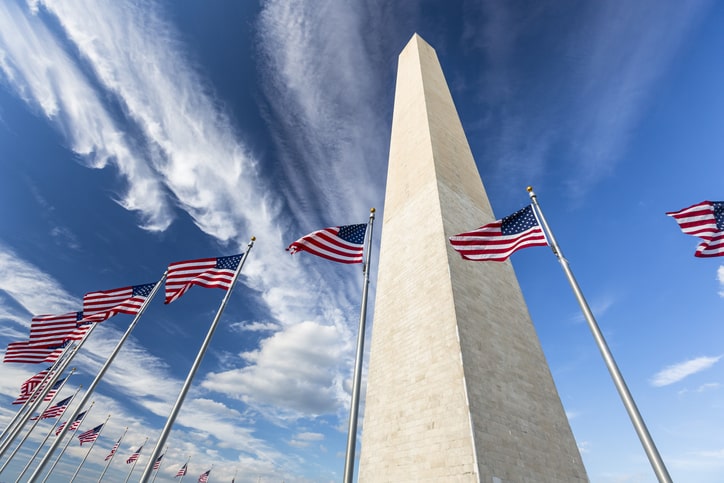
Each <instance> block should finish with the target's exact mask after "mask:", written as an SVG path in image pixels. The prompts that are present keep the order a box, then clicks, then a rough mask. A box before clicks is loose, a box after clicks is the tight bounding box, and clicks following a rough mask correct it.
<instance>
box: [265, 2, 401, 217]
mask: <svg viewBox="0 0 724 483" xmlns="http://www.w3.org/2000/svg"><path fill="white" fill-rule="evenodd" d="M362 8H363V7H362V4H359V3H353V4H342V3H339V2H334V1H325V2H321V4H320V3H308V2H288V1H285V0H268V1H265V2H264V3H263V9H262V11H261V13H260V15H259V22H258V26H259V36H260V39H261V42H260V46H261V48H262V53H263V57H262V59H263V62H262V67H263V68H264V77H265V78H264V82H263V83H262V86H263V87H264V89H265V95H266V98H267V99H268V100H269V105H270V108H271V112H270V113H269V115H270V116H271V118H272V119H271V121H270V122H272V123H273V124H274V125H275V126H276V129H275V130H274V132H273V134H274V135H275V136H276V145H277V147H278V149H279V150H280V152H281V156H282V157H283V159H282V160H283V163H282V168H283V169H284V171H285V174H286V176H285V178H286V181H287V182H288V183H289V187H290V190H291V192H290V193H289V194H288V195H287V196H288V198H289V202H290V203H292V204H293V205H294V206H311V208H312V210H305V211H307V212H309V214H310V215H311V216H313V217H314V218H313V219H309V218H307V217H306V214H304V213H300V214H299V219H300V221H301V223H302V226H309V227H311V226H313V224H314V223H317V222H318V215H316V214H313V213H314V207H315V206H320V207H323V209H324V211H325V213H324V214H325V217H326V218H327V219H329V220H344V221H340V222H335V223H339V224H342V223H363V222H364V221H365V218H366V216H365V215H366V214H367V213H368V210H369V208H370V207H371V206H372V203H378V202H380V201H382V197H383V193H382V186H383V185H384V166H385V163H384V161H385V160H386V154H387V153H386V150H385V148H386V145H387V143H388V139H389V135H388V133H387V132H385V131H384V129H385V124H384V123H382V122H380V118H379V109H380V106H378V105H377V104H376V102H377V99H378V97H379V96H378V95H377V94H378V93H377V92H376V89H378V88H379V87H380V86H381V83H380V79H379V78H377V76H376V70H375V69H374V68H373V66H372V65H371V62H372V59H371V57H370V51H369V50H368V49H367V48H368V47H369V46H368V45H367V44H366V43H365V40H366V34H367V29H366V27H365V25H364V24H363V23H362V22H363V19H364V13H363V9H362ZM299 153H306V155H305V158H306V159H302V160H300V159H298V157H299ZM300 168H303V169H300ZM352 193H353V194H354V196H350V194H352ZM310 195H311V196H310ZM342 201H343V202H342ZM347 220H348V221H347Z"/></svg>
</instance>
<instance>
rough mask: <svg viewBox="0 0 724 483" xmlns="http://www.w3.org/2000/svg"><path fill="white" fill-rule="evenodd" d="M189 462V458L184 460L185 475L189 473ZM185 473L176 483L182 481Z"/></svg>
mask: <svg viewBox="0 0 724 483" xmlns="http://www.w3.org/2000/svg"><path fill="white" fill-rule="evenodd" d="M189 461H191V456H189V457H188V459H187V460H186V463H184V466H185V467H186V473H188V472H189ZM186 473H184V474H183V475H181V479H180V480H178V483H181V482H182V481H183V479H184V476H186ZM174 478H176V477H175V476H174Z"/></svg>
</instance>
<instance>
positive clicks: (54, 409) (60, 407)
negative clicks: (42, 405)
mask: <svg viewBox="0 0 724 483" xmlns="http://www.w3.org/2000/svg"><path fill="white" fill-rule="evenodd" d="M71 399H73V396H70V397H67V398H65V399H63V400H62V401H60V402H58V404H55V405H53V406H51V407H49V408H48V409H46V410H45V411H43V414H41V415H40V419H46V418H57V417H60V416H61V415H62V414H63V412H64V411H65V410H66V409H67V408H68V404H70V400H71ZM33 419H37V417H36V418H33Z"/></svg>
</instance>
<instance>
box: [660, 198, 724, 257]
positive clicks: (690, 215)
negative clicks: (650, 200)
mask: <svg viewBox="0 0 724 483" xmlns="http://www.w3.org/2000/svg"><path fill="white" fill-rule="evenodd" d="M666 214H667V215H668V216H671V217H673V218H674V219H675V220H676V223H678V224H679V227H681V231H683V232H684V233H686V234H687V235H693V236H696V237H699V238H701V239H703V240H704V241H703V242H702V243H700V244H699V246H698V247H696V252H695V253H694V256H696V257H702V258H707V257H721V256H724V201H702V202H701V203H697V204H695V205H693V206H690V207H688V208H684V209H683V210H679V211H670V212H668V213H666Z"/></svg>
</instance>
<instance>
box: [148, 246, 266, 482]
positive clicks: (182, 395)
mask: <svg viewBox="0 0 724 483" xmlns="http://www.w3.org/2000/svg"><path fill="white" fill-rule="evenodd" d="M255 240H256V237H251V241H249V244H248V245H247V248H246V251H245V252H244V256H243V257H242V258H241V260H240V261H239V266H238V267H236V271H235V272H234V277H233V278H232V280H231V282H230V283H229V288H228V289H227V291H226V294H224V298H223V300H222V301H221V305H219V309H218V310H217V311H216V316H215V317H214V320H213V321H212V322H211V326H210V327H209V331H208V332H207V333H206V338H205V339H204V341H203V343H202V344H201V348H200V349H199V352H198V354H197V355H196V359H195V360H194V363H193V364H192V366H191V369H189V373H188V375H187V376H186V381H184V384H183V386H182V387H181V392H180V393H179V395H178V398H177V399H176V403H175V404H174V405H173V408H172V409H171V414H169V416H168V419H167V420H166V425H165V426H164V427H163V430H162V431H161V435H160V436H159V438H158V441H157V442H156V447H155V448H154V449H153V453H151V456H150V459H149V460H148V464H146V468H145V469H144V471H143V474H142V475H141V479H140V480H139V483H146V482H147V481H148V479H149V478H150V476H151V473H152V472H153V464H154V462H155V461H156V458H158V455H159V454H160V453H161V448H163V445H164V444H166V439H167V438H168V435H169V433H170V432H171V428H172V427H173V423H174V421H176V416H178V412H179V410H180V409H181V405H182V404H183V402H184V399H186V393H188V391H189V389H190V387H191V382H192V381H193V379H194V376H195V375H196V371H197V370H198V368H199V366H200V365H201V361H202V359H203V358H204V354H205V353H206V349H207V348H208V347H209V344H210V343H211V338H212V337H213V335H214V331H216V327H217V326H218V324H219V319H221V314H222V313H223V312H224V309H225V308H226V304H227V302H228V301H229V297H230V296H231V292H232V291H233V290H234V286H235V285H236V281H237V280H238V278H239V274H240V273H241V269H242V268H243V267H244V262H245V261H246V259H247V257H248V256H249V252H250V251H251V248H252V247H253V246H254V241H255Z"/></svg>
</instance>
